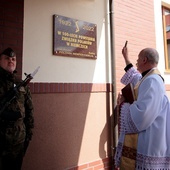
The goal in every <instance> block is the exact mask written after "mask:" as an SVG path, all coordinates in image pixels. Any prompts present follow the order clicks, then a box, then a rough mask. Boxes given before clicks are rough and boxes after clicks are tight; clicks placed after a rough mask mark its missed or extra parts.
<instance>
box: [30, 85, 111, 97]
mask: <svg viewBox="0 0 170 170" xmlns="http://www.w3.org/2000/svg"><path fill="white" fill-rule="evenodd" d="M29 87H30V89H31V92H32V93H39V94H41V93H86V92H111V91H112V89H113V88H112V85H111V84H109V83H107V84H105V83H103V84H100V83H98V84H93V83H30V84H29Z"/></svg>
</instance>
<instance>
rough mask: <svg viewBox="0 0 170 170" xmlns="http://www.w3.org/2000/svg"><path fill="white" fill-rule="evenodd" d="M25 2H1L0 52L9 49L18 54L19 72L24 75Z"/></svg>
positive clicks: (3, 0) (11, 0)
mask: <svg viewBox="0 0 170 170" xmlns="http://www.w3.org/2000/svg"><path fill="white" fill-rule="evenodd" d="M23 10H24V0H15V1H14V0H0V52H1V51H2V50H4V49H5V48H7V47H11V48H13V49H14V50H15V51H16V53H17V62H18V63H17V71H18V74H19V75H20V77H21V75H22V49H23Z"/></svg>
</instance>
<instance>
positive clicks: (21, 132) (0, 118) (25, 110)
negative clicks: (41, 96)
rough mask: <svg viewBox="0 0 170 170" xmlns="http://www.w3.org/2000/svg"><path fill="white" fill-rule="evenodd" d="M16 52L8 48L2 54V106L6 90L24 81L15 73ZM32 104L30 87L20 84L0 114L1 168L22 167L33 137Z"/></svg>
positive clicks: (0, 63)
mask: <svg viewBox="0 0 170 170" xmlns="http://www.w3.org/2000/svg"><path fill="white" fill-rule="evenodd" d="M15 69H16V53H15V52H14V51H13V50H12V49H11V48H7V49H5V50H4V51H3V52H2V53H1V54H0V109H1V108H2V104H1V101H2V100H3V98H4V97H5V96H6V94H7V92H8V91H9V90H10V89H12V88H13V87H14V86H15V85H17V84H18V83H20V82H21V81H22V80H20V79H18V78H17V76H16V71H15ZM33 127H34V119H33V104H32V98H31V93H30V90H29V88H28V87H27V86H26V87H21V88H20V89H19V91H18V92H16V98H15V99H14V100H12V102H11V103H10V105H9V106H8V107H7V108H6V109H5V110H4V111H3V112H2V113H1V114H0V170H21V166H22V161H23V157H24V155H25V152H26V149H27V147H28V144H29V141H30V140H31V138H32V129H33Z"/></svg>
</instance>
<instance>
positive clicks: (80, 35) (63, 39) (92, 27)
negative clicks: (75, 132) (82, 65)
mask: <svg viewBox="0 0 170 170" xmlns="http://www.w3.org/2000/svg"><path fill="white" fill-rule="evenodd" d="M53 22H54V23H53V24H54V28H53V30H54V35H53V41H54V42H53V43H54V44H53V54H54V55H57V56H69V57H80V58H91V59H96V58H97V45H96V44H97V40H96V30H97V26H96V24H93V23H89V22H85V21H80V20H77V19H72V18H68V17H65V16H60V15H54V16H53Z"/></svg>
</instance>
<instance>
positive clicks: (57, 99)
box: [23, 93, 107, 170]
mask: <svg viewBox="0 0 170 170" xmlns="http://www.w3.org/2000/svg"><path fill="white" fill-rule="evenodd" d="M89 98H90V93H56V94H41V95H39V94H33V102H34V103H35V105H36V107H35V129H34V136H33V140H32V141H31V144H30V147H29V148H28V151H27V154H26V157H25V160H24V164H23V169H24V170H64V169H67V168H70V167H73V166H76V165H78V164H79V163H78V161H79V156H80V152H81V145H82V138H83V134H84V128H85V123H86V122H85V121H86V117H87V112H88V111H87V109H88V107H89ZM96 105H97V104H96ZM95 107H96V106H95ZM98 107H99V106H98ZM99 108H100V107H99ZM102 112H103V111H102ZM104 114H105V113H104ZM92 123H93V124H94V125H95V123H94V121H93V122H92ZM105 130H106V129H105ZM105 130H104V131H105ZM103 135H104V136H103V137H102V138H105V137H106V136H107V135H106V136H105V133H103ZM93 138H94V137H93ZM88 140H92V139H88ZM92 143H93V142H92ZM103 144H104V143H102V145H103ZM92 147H93V146H92ZM86 152H87V154H90V152H88V151H86ZM97 154H98V153H96V155H97ZM101 155H102V158H105V156H104V154H103V153H101ZM87 156H88V155H87ZM92 161H93V160H92Z"/></svg>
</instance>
